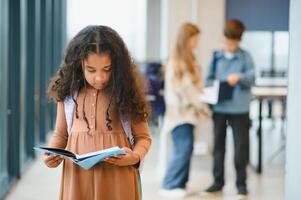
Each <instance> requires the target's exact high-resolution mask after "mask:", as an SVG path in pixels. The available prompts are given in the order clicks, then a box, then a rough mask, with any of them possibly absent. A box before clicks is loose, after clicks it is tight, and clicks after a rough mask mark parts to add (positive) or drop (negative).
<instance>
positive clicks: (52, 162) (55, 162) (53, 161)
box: [44, 153, 64, 168]
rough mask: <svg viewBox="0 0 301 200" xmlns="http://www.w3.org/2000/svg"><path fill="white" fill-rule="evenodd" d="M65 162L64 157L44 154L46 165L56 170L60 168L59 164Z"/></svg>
mask: <svg viewBox="0 0 301 200" xmlns="http://www.w3.org/2000/svg"><path fill="white" fill-rule="evenodd" d="M63 160H64V158H63V157H62V156H58V155H53V154H48V153H45V154H44V163H45V164H46V165H47V167H50V168H54V167H57V166H59V164H60V163H61V162H62V161H63Z"/></svg>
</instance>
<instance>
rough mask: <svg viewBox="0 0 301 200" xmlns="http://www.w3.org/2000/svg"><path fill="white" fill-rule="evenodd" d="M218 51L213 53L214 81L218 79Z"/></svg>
mask: <svg viewBox="0 0 301 200" xmlns="http://www.w3.org/2000/svg"><path fill="white" fill-rule="evenodd" d="M217 54H218V51H214V52H213V60H212V77H210V78H212V79H215V78H216V68H217V61H218V57H217V56H218V55H217Z"/></svg>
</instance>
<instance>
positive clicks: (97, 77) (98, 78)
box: [95, 75, 103, 81]
mask: <svg viewBox="0 0 301 200" xmlns="http://www.w3.org/2000/svg"><path fill="white" fill-rule="evenodd" d="M102 79H103V77H102V76H101V75H97V76H96V77H95V81H101V80H102Z"/></svg>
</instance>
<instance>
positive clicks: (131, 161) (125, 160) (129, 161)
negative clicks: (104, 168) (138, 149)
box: [104, 147, 139, 166]
mask: <svg viewBox="0 0 301 200" xmlns="http://www.w3.org/2000/svg"><path fill="white" fill-rule="evenodd" d="M123 149H124V150H125V152H126V154H125V155H120V156H117V157H114V158H106V159H105V160H104V161H105V162H107V163H110V164H113V165H117V166H129V165H135V164H137V163H138V162H139V156H138V154H136V153H134V152H133V151H132V150H131V149H130V148H127V147H123Z"/></svg>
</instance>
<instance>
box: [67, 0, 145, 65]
mask: <svg viewBox="0 0 301 200" xmlns="http://www.w3.org/2000/svg"><path fill="white" fill-rule="evenodd" d="M87 25H107V26H110V27H112V28H113V29H115V30H116V31H117V32H118V33H119V34H120V36H121V37H122V39H123V40H124V42H125V43H126V45H127V47H128V49H129V51H130V52H131V54H132V56H133V57H134V58H135V59H136V61H144V60H145V58H146V55H145V54H146V44H145V43H146V0H122V1H121V0H110V1H107V0H85V1H83V0H68V1H67V26H68V27H67V34H68V40H69V39H70V38H72V37H74V35H75V34H76V33H77V32H78V31H80V30H81V29H82V28H84V27H86V26H87Z"/></svg>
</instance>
